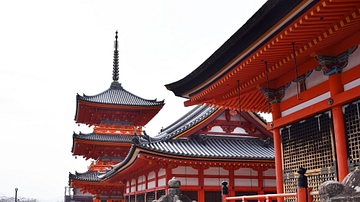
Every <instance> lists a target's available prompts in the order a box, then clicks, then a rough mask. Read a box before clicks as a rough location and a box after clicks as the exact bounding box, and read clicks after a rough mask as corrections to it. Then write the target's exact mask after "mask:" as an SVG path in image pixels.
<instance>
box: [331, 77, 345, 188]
mask: <svg viewBox="0 0 360 202" xmlns="http://www.w3.org/2000/svg"><path fill="white" fill-rule="evenodd" d="M329 88H330V94H331V97H333V96H334V95H337V94H339V93H341V92H343V91H344V87H343V85H342V82H341V74H340V73H338V74H333V75H331V76H329ZM335 104H336V103H335ZM332 115H333V125H334V134H335V147H336V158H337V167H338V180H339V181H342V180H343V179H344V178H345V177H346V175H347V174H348V172H349V168H348V156H347V146H346V139H347V138H346V133H345V125H344V115H343V112H342V107H341V106H339V105H338V106H336V105H335V106H334V107H333V108H332Z"/></svg>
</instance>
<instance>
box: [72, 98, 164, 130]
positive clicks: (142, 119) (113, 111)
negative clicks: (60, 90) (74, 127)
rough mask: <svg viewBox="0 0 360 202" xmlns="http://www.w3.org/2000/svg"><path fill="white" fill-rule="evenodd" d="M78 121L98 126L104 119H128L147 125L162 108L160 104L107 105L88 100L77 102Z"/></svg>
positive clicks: (136, 123) (132, 122)
mask: <svg viewBox="0 0 360 202" xmlns="http://www.w3.org/2000/svg"><path fill="white" fill-rule="evenodd" d="M77 105H78V106H77V112H76V114H77V116H76V117H75V122H76V123H84V124H87V125H89V126H92V125H95V126H98V125H100V124H101V122H102V121H104V120H108V121H127V122H129V123H130V124H131V125H133V126H145V125H146V124H147V123H148V122H149V121H150V120H151V119H152V118H153V117H154V116H155V115H156V114H157V113H158V112H159V111H160V109H161V108H162V105H160V106H146V107H144V106H122V105H106V104H98V103H92V102H86V101H81V100H80V101H78V103H77Z"/></svg>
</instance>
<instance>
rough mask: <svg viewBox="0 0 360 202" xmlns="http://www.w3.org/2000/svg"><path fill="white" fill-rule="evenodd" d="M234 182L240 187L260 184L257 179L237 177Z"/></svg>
mask: <svg viewBox="0 0 360 202" xmlns="http://www.w3.org/2000/svg"><path fill="white" fill-rule="evenodd" d="M234 183H235V186H239V187H252V186H253V187H257V186H258V185H259V182H258V180H257V179H235V180H234Z"/></svg>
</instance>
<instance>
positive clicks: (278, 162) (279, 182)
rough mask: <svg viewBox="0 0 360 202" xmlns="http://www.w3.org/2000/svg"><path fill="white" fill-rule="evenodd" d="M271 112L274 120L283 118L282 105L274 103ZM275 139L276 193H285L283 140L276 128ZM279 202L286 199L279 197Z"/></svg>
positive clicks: (274, 131)
mask: <svg viewBox="0 0 360 202" xmlns="http://www.w3.org/2000/svg"><path fill="white" fill-rule="evenodd" d="M271 112H272V118H273V120H276V119H278V118H280V117H281V112H280V104H279V103H274V104H272V105H271ZM273 137H274V149H275V172H276V192H277V193H278V194H279V193H284V185H283V172H282V155H281V138H280V130H279V129H278V128H275V129H274V130H273ZM277 201H279V202H283V201H284V198H282V197H279V198H278V199H277Z"/></svg>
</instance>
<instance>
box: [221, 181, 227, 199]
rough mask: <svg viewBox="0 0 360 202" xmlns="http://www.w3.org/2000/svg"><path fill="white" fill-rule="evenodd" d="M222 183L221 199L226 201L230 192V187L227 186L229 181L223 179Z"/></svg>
mask: <svg viewBox="0 0 360 202" xmlns="http://www.w3.org/2000/svg"><path fill="white" fill-rule="evenodd" d="M221 184H222V187H221V201H222V202H226V197H227V196H228V194H229V188H228V187H227V185H228V183H227V182H226V181H223V182H222V183H221Z"/></svg>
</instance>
